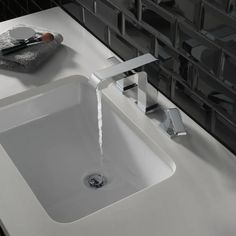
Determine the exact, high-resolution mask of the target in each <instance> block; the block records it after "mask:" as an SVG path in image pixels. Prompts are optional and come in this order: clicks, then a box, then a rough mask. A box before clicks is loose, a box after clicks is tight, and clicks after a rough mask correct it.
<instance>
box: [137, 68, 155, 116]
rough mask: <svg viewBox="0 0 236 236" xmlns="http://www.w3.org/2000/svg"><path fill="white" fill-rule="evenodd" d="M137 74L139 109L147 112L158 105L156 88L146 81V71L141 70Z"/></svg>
mask: <svg viewBox="0 0 236 236" xmlns="http://www.w3.org/2000/svg"><path fill="white" fill-rule="evenodd" d="M137 75H138V99H137V104H138V107H139V109H140V110H141V111H142V112H144V113H149V112H151V111H153V110H154V109H155V108H157V107H158V104H157V90H156V89H155V88H154V87H153V86H152V85H150V84H149V83H148V80H147V73H146V72H144V71H142V72H139V73H137Z"/></svg>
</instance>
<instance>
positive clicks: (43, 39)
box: [0, 33, 54, 56]
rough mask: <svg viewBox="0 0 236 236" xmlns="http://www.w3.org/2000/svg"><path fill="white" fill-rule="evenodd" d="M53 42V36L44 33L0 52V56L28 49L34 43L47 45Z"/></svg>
mask: <svg viewBox="0 0 236 236" xmlns="http://www.w3.org/2000/svg"><path fill="white" fill-rule="evenodd" d="M53 40H54V36H53V34H50V33H45V34H43V35H42V36H41V37H39V38H30V39H27V40H25V41H24V42H23V43H20V44H18V45H15V46H12V47H9V48H4V49H2V50H1V51H0V52H1V55H3V56H5V55H8V54H10V53H13V52H17V51H19V50H21V49H24V48H27V47H30V46H32V45H34V44H36V43H49V42H51V41H53Z"/></svg>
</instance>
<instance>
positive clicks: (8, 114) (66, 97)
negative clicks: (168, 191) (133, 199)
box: [0, 76, 174, 222]
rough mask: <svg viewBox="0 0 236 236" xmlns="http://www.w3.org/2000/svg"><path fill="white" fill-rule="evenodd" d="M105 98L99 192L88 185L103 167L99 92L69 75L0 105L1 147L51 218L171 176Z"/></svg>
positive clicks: (66, 218)
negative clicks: (99, 132)
mask: <svg viewBox="0 0 236 236" xmlns="http://www.w3.org/2000/svg"><path fill="white" fill-rule="evenodd" d="M121 96H122V95H121ZM105 97H106V96H103V99H102V103H103V149H104V160H103V171H104V174H105V177H106V181H105V183H104V186H102V187H101V188H97V189H96V188H92V187H90V185H89V184H88V183H87V176H89V175H90V174H94V173H95V174H96V173H100V172H101V161H100V149H99V144H98V127H97V100H96V93H95V90H94V88H93V87H92V86H90V84H89V83H88V80H87V79H86V78H84V77H80V76H72V77H69V78H65V79H62V80H60V81H56V82H52V83H51V84H48V85H44V86H41V87H39V88H35V89H32V90H30V91H26V92H24V93H22V94H19V95H15V96H13V97H11V98H9V99H6V100H5V101H2V102H0V117H1V119H0V144H1V145H2V146H3V148H4V149H5V151H6V152H7V154H8V156H9V158H10V159H11V160H12V161H13V163H14V164H15V166H16V167H17V169H18V170H19V172H20V173H21V175H22V176H23V177H24V179H25V180H26V182H27V184H28V185H29V186H30V188H31V190H32V192H33V193H34V194H35V196H36V197H37V199H38V200H39V202H40V203H41V205H42V206H43V207H44V209H45V210H46V212H47V213H48V215H49V216H50V217H51V218H52V219H53V220H55V221H58V222H72V221H75V220H78V219H80V218H82V217H84V216H87V215H89V214H91V213H93V212H96V211H97V210H99V209H102V208H104V207H106V206H108V205H111V204H113V203H115V202H117V201H119V200H121V199H124V198H126V197H128V196H130V195H132V194H134V193H137V192H139V191H140V190H143V189H145V188H147V187H150V186H153V185H155V184H158V183H160V182H161V181H163V180H165V179H167V178H168V177H170V176H171V175H172V174H173V173H174V168H173V167H171V166H170V165H168V163H167V162H165V161H164V160H163V159H162V157H161V156H158V155H160V154H158V152H157V150H155V149H154V148H153V147H151V146H149V145H148V144H147V143H146V141H145V139H144V137H143V136H142V135H141V134H140V132H138V128H134V127H135V124H132V121H131V120H129V119H128V118H125V116H122V115H121V113H122V112H121V111H119V109H115V108H114V105H112V103H111V102H109V101H108V99H106V98H105ZM131 124H132V125H131Z"/></svg>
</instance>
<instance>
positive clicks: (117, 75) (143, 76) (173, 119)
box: [90, 53, 187, 138]
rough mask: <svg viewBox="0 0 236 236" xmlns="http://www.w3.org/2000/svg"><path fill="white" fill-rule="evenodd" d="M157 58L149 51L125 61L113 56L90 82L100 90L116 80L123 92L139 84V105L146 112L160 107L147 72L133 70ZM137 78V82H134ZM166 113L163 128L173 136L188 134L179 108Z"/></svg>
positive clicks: (167, 110) (94, 74) (93, 75)
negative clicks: (108, 64) (108, 63)
mask: <svg viewBox="0 0 236 236" xmlns="http://www.w3.org/2000/svg"><path fill="white" fill-rule="evenodd" d="M156 60H157V59H156V58H155V57H153V56H152V55H151V54H149V53H147V54H144V55H142V56H139V57H136V58H133V59H130V60H128V61H125V62H121V61H119V60H118V59H117V58H115V57H111V58H109V59H108V61H109V62H110V64H111V66H110V67H108V68H105V69H102V70H99V71H97V72H95V73H93V74H92V75H91V77H90V82H91V83H92V85H93V86H94V87H96V88H97V89H99V90H101V89H104V88H106V87H107V86H108V85H109V84H111V83H113V82H116V86H117V87H118V88H119V90H120V91H121V92H122V93H123V92H125V91H126V90H128V89H130V88H133V87H135V86H137V105H138V107H139V109H140V110H141V111H142V112H144V113H145V114H146V113H149V112H152V111H154V110H155V108H157V107H158V103H157V90H156V89H155V88H154V87H153V86H152V85H151V84H149V83H148V80H147V73H146V72H144V71H141V72H135V71H133V70H134V69H136V68H138V67H141V66H144V65H146V64H149V63H151V62H154V61H156ZM135 80H137V84H136V83H135V82H134V81H135ZM165 114H166V119H165V121H164V122H163V123H162V124H161V128H162V129H163V130H164V131H165V132H166V133H167V134H168V135H169V136H170V137H171V138H172V137H175V136H180V135H186V134H187V133H186V131H185V128H184V125H183V122H182V119H181V115H180V112H179V111H178V109H177V108H171V109H165Z"/></svg>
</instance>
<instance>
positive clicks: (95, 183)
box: [85, 173, 107, 189]
mask: <svg viewBox="0 0 236 236" xmlns="http://www.w3.org/2000/svg"><path fill="white" fill-rule="evenodd" d="M106 182H107V179H106V177H105V176H104V175H102V174H98V173H95V174H91V175H88V176H87V177H86V178H85V184H86V185H87V186H88V187H90V188H95V189H98V188H101V187H103V186H104V185H105V184H106Z"/></svg>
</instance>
